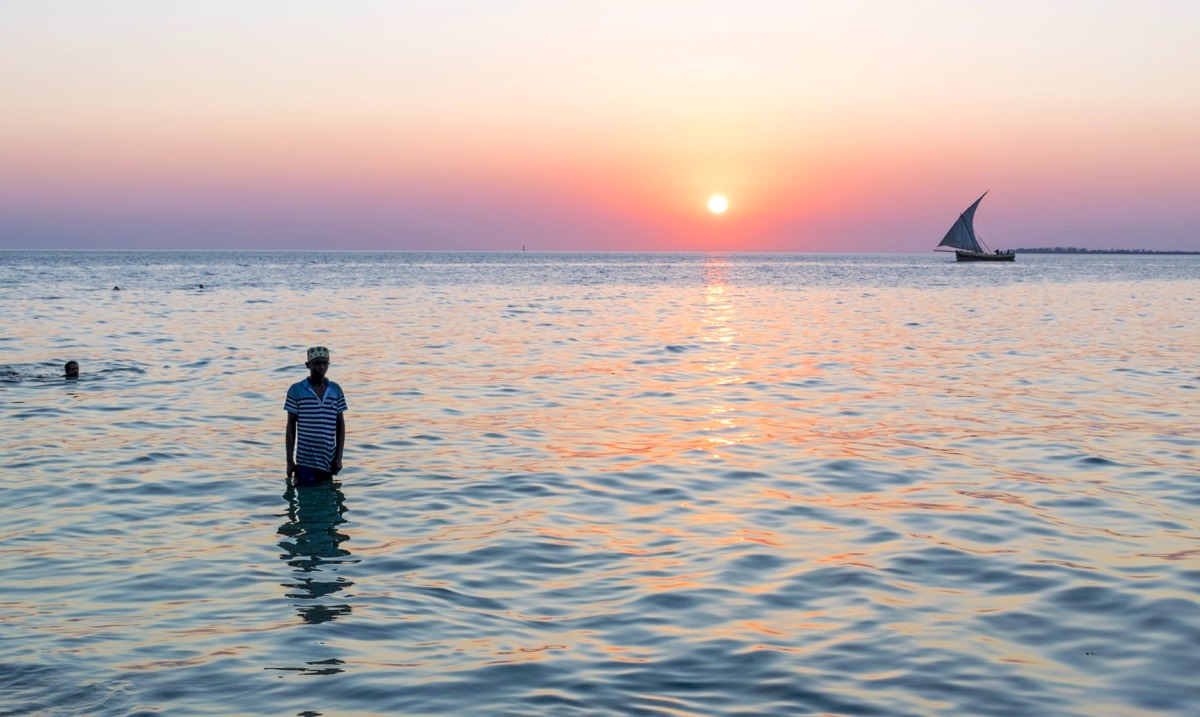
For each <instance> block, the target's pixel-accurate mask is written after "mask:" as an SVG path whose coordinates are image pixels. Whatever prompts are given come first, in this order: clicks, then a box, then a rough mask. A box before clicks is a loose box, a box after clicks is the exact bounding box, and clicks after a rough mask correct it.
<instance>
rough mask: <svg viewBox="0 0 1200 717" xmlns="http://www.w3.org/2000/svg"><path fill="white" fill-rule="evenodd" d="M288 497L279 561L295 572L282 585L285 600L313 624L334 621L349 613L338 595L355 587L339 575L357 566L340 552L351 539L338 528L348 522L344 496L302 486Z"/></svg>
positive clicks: (330, 486) (333, 490)
mask: <svg viewBox="0 0 1200 717" xmlns="http://www.w3.org/2000/svg"><path fill="white" fill-rule="evenodd" d="M284 497H285V498H287V501H288V512H287V518H288V520H287V522H286V523H284V524H283V525H281V526H279V534H280V535H281V536H283V540H282V541H281V542H280V543H279V547H281V548H283V549H284V551H285V552H284V554H283V555H281V556H280V557H281V558H282V559H283V560H284V561H286V562H287V564H288V565H290V566H291V567H292V569H293V571H294V574H293V575H292V579H291V580H290V581H289V582H286V583H284V587H287V588H288V593H287V596H288V597H289V598H291V599H293V600H297V601H298V602H296V603H294V604H295V607H296V612H297V613H298V614H299V615H300V618H301V619H302V620H304V622H306V623H309V624H314V623H320V622H326V621H329V620H336V619H338V618H339V617H345V616H347V615H349V614H350V611H351V608H350V605H348V604H346V603H345V602H340V601H339V599H340V600H341V601H344V600H345V596H340V595H338V593H341V592H342V591H343V590H345V589H346V588H348V587H350V586H351V585H353V584H354V583H353V582H351V581H349V580H347V579H346V578H343V577H341V576H340V575H338V574H337V573H338V569H339V566H341V565H344V564H347V563H355V562H358V561H357V560H354V559H352V558H351V557H350V551H348V550H345V549H343V548H342V547H341V544H342V542H343V541H345V540H346V539H347V538H348V537H349V536H347V535H346V534H344V533H342V532H340V531H339V530H338V526H340V525H341V524H342V523H345V522H346V518H345V517H343V514H344V513H345V512H346V505H345V503H344V500H345V499H344V496H343V495H342V492H341V491H340V490H338V489H337V488H336V487H334V485H333V484H331V483H327V484H325V485H319V486H312V487H300V488H296V487H295V486H290V485H289V486H288V488H287V492H286V493H285V494H284Z"/></svg>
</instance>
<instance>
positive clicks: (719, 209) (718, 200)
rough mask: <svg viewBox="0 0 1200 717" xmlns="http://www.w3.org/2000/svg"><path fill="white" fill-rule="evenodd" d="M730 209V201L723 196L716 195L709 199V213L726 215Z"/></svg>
mask: <svg viewBox="0 0 1200 717" xmlns="http://www.w3.org/2000/svg"><path fill="white" fill-rule="evenodd" d="M728 208H729V200H728V199H726V198H725V197H724V196H723V195H720V194H714V195H712V196H711V197H709V198H708V211H710V212H712V213H713V214H724V213H725V210H726V209H728Z"/></svg>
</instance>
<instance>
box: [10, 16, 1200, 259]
mask: <svg viewBox="0 0 1200 717" xmlns="http://www.w3.org/2000/svg"><path fill="white" fill-rule="evenodd" d="M1198 28H1200V2H1194V1H1190V0H1188V1H1183V0H1180V1H1174V2H1155V1H1149V2H1133V1H1130V2H1108V1H1103V0H1088V1H1084V0H1075V1H1060V2H1055V1H1053V0H1046V1H1041V2H1025V1H1023V0H1018V1H1015V2H992V3H984V2H966V1H959V0H956V1H950V0H945V1H937V2H935V1H931V0H920V1H915V2H881V1H877V2H865V1H864V2H801V1H796V0H793V1H783V0H779V1H765V0H764V1H756V0H736V1H730V0H726V1H710V0H692V1H689V2H683V1H673V2H655V1H653V0H636V1H629V0H604V1H603V2H601V1H596V2H571V1H569V0H558V1H549V0H507V1H489V2H467V1H457V2H435V1H432V0H430V1H424V2H416V1H408V2H399V1H393V2H383V1H369V0H354V1H347V2H329V1H328V0H320V1H315V0H312V1H303V0H301V1H297V0H287V1H286V2H284V1H282V0H280V1H277V2H254V1H253V0H251V1H248V2H225V1H223V0H208V1H206V2H192V3H171V2H161V1H158V0H143V1H140V2H139V1H121V0H116V1H113V2H92V1H86V2H84V1H78V2H71V1H66V0H36V1H31V0H6V2H4V3H0V249H39V248H46V249H397V250H407V249H445V250H474V249H479V250H506V251H507V250H518V251H519V250H520V248H521V247H522V246H523V245H524V246H526V247H527V248H528V249H529V250H530V251H534V250H542V251H573V250H584V251H628V250H638V251H640V250H647V251H649V250H662V251H882V252H924V251H930V250H932V249H933V247H934V246H935V245H936V244H937V243H938V241H940V240H941V238H942V235H943V234H945V232H946V230H947V229H948V228H949V227H950V225H951V223H952V222H953V221H954V219H955V218H956V217H957V215H958V213H959V212H960V211H962V210H963V209H965V208H966V207H967V205H969V204H970V203H971V202H972V201H974V200H975V199H976V198H977V197H978V196H979V195H980V194H981V193H983V191H984V190H990V191H991V194H989V195H988V198H987V199H985V200H984V203H983V204H982V205H981V208H980V210H979V214H978V217H977V224H978V226H979V228H980V229H981V233H982V234H983V235H984V237H985V239H986V240H987V241H988V242H989V243H990V244H991V245H992V246H993V247H1022V246H1023V247H1034V246H1068V245H1073V246H1082V247H1088V248H1094V249H1102V248H1147V249H1163V250H1166V249H1184V250H1200V39H1198V38H1200V30H1198ZM713 194H723V195H725V196H726V197H728V199H729V204H730V207H729V210H728V211H727V212H725V213H724V214H722V215H714V214H712V213H711V212H709V211H708V209H707V202H708V199H709V197H710V196H712V195H713Z"/></svg>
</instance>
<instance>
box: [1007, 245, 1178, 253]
mask: <svg viewBox="0 0 1200 717" xmlns="http://www.w3.org/2000/svg"><path fill="white" fill-rule="evenodd" d="M1013 251H1015V252H1016V253H1018V254H1200V251H1157V250H1154V249H1086V248H1084V247H1074V246H1066V247H1063V246H1056V247H1036V248H1029V249H1027V248H1024V247H1022V248H1020V249H1013Z"/></svg>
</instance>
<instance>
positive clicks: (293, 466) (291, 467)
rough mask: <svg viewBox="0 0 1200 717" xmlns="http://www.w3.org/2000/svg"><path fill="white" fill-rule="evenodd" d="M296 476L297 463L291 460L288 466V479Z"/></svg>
mask: <svg viewBox="0 0 1200 717" xmlns="http://www.w3.org/2000/svg"><path fill="white" fill-rule="evenodd" d="M295 474H296V461H294V460H292V459H291V458H289V459H288V466H287V477H288V478H291V477H292V476H293V475H295Z"/></svg>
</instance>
